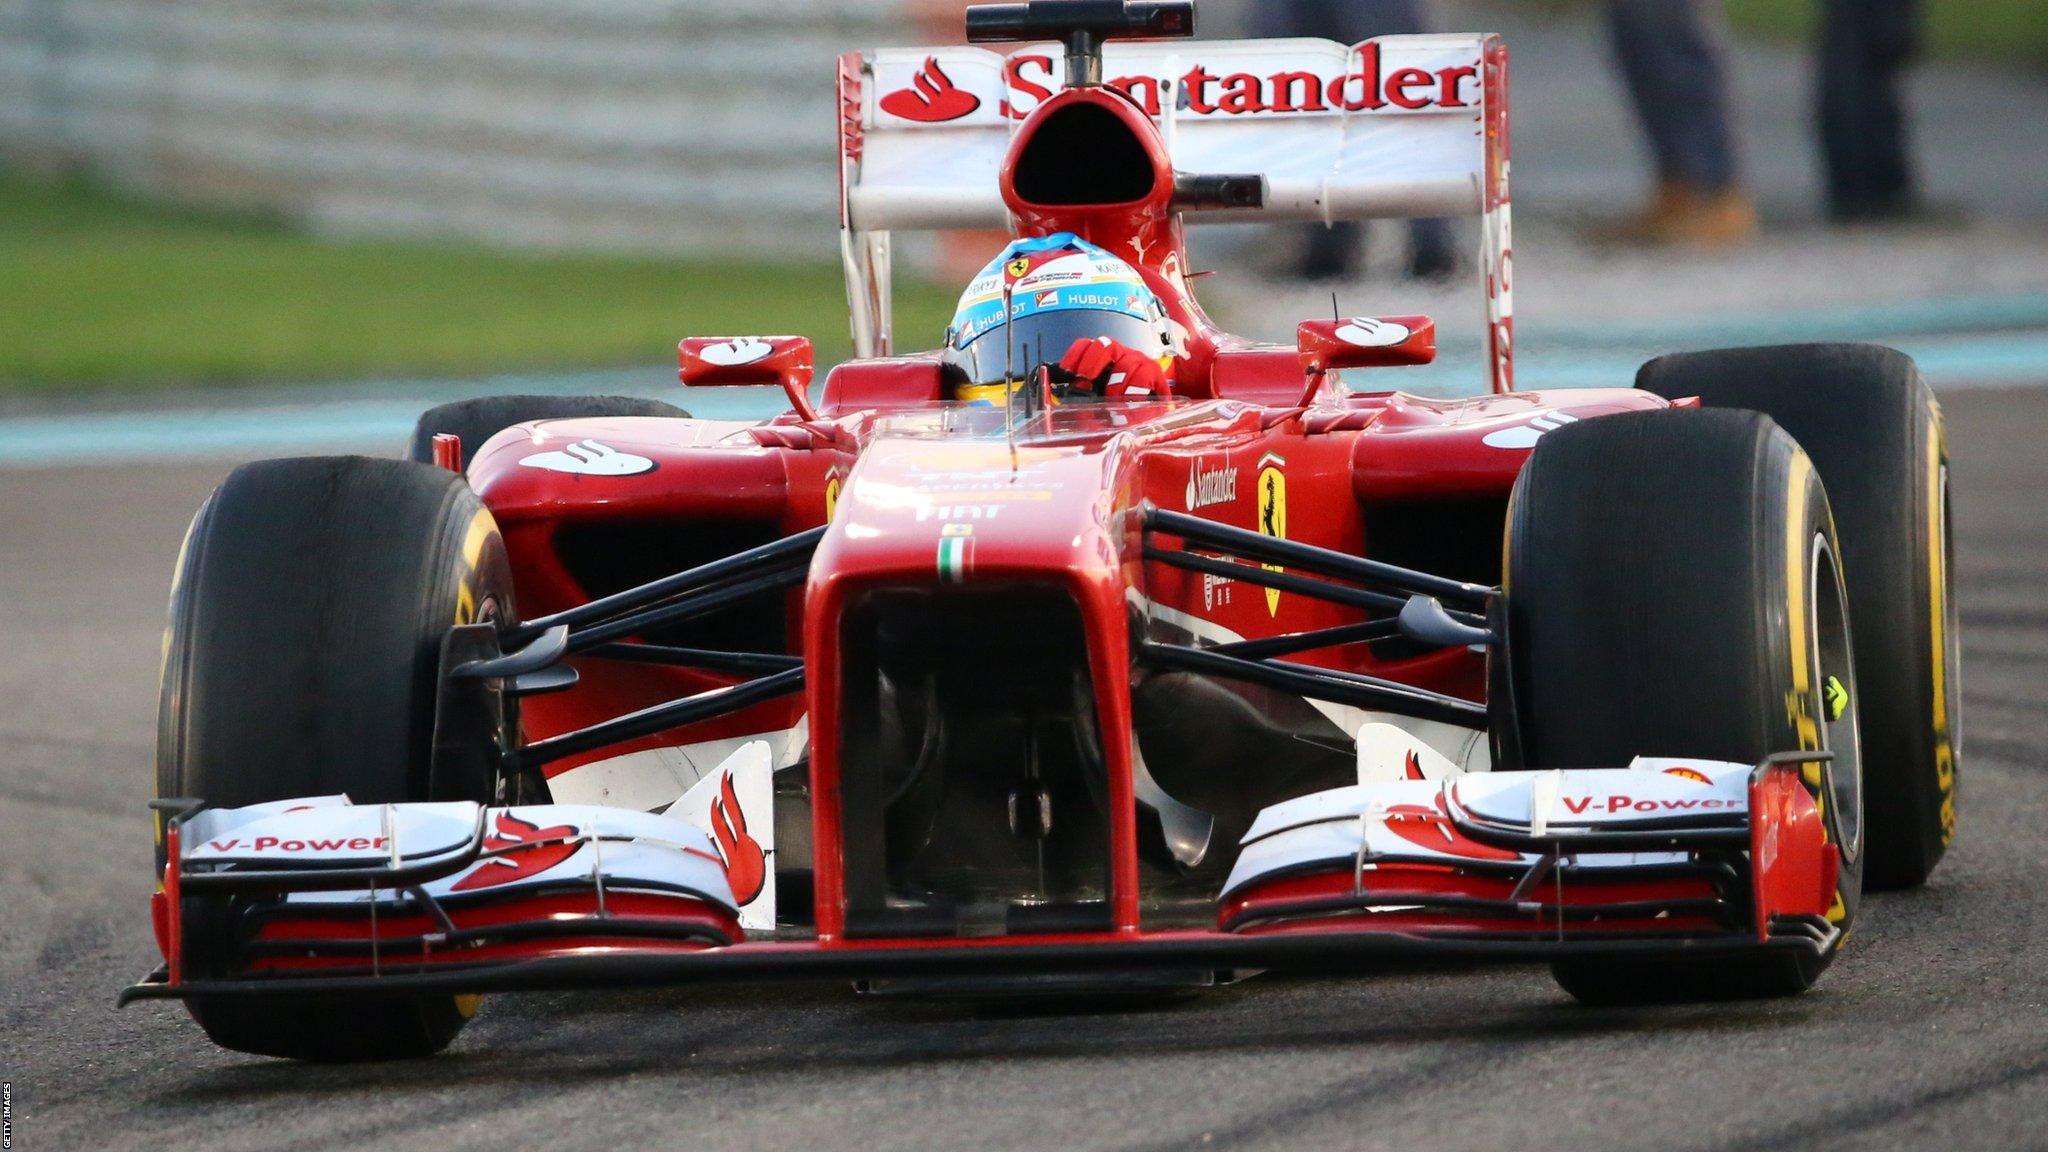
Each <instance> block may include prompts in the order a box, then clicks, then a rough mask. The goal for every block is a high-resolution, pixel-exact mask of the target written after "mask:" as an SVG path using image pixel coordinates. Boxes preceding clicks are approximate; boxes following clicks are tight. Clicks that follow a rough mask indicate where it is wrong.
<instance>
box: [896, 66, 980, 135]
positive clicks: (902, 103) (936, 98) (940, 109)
mask: <svg viewBox="0 0 2048 1152" xmlns="http://www.w3.org/2000/svg"><path fill="white" fill-rule="evenodd" d="M880 103H881V105H882V111H884V112H887V113H888V114H890V115H891V116H901V117H902V118H903V119H905V120H915V121H917V122H918V123H920V124H943V123H945V122H946V121H948V120H958V119H960V118H961V117H962V116H965V115H967V114H968V113H970V112H972V111H974V110H975V109H976V108H979V107H981V97H979V96H976V95H975V94H974V93H972V92H968V91H964V90H962V89H961V88H959V87H956V86H955V85H954V83H953V78H952V77H951V76H948V75H946V70H945V69H943V68H941V67H939V58H938V57H936V56H927V57H925V59H924V67H922V68H920V69H918V70H917V78H916V79H915V80H912V81H911V83H910V87H908V88H899V89H897V90H896V91H894V92H891V93H888V94H887V95H885V96H883V97H882V99H881V101H880Z"/></svg>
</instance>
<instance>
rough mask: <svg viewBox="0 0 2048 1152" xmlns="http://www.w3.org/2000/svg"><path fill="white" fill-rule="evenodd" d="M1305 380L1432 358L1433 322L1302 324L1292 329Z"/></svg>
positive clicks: (1371, 319)
mask: <svg viewBox="0 0 2048 1152" xmlns="http://www.w3.org/2000/svg"><path fill="white" fill-rule="evenodd" d="M1294 342H1295V347H1296V348H1298V349H1300V351H1301V367H1302V369H1303V371H1306V372H1307V373H1308V374H1309V375H1310V376H1321V375H1323V374H1324V373H1326V372H1336V371H1340V370H1342V369H1345V368H1400V367H1408V366H1412V365H1417V364H1429V363H1433V362H1434V361H1435V360H1436V321H1434V320H1432V319H1430V318H1429V317H1427V316H1358V317H1353V318H1352V319H1349V320H1305V321H1303V322H1302V324H1301V327H1299V328H1296V329H1295V330H1294Z"/></svg>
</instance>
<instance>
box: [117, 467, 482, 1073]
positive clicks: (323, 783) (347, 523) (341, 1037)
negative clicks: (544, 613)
mask: <svg viewBox="0 0 2048 1152" xmlns="http://www.w3.org/2000/svg"><path fill="white" fill-rule="evenodd" d="M510 573H511V569H510V566H509V564H508V562H507V560H506V556H505V547H504V542H503V541H502V539H501V538H500V537H499V535H498V530H497V525H496V523H495V522H494V521H493V520H492V519H491V515H490V513H489V512H488V511H486V510H485V509H484V507H483V505H482V504H481V503H480V502H479V501H478V500H477V498H476V495H475V494H474V493H473V492H471V491H470V489H469V486H468V485H467V484H465V483H464V482H463V481H462V480H461V479H460V478H458V477H455V476H452V475H450V474H448V473H447V472H444V471H441V470H439V469H436V468H433V467H431V466H428V465H421V464H412V463H407V462H405V461H399V460H375V459H369V458H365V457H349V456H344V457H316V458H308V459H295V460H267V461H262V462H260V463H255V464H248V465H244V466H243V467H241V468H237V469H236V470H235V471H234V472H233V473H232V474H230V475H229V476H228V478H227V480H226V481H225V482H223V483H222V484H221V486H220V488H218V489H217V490H215V492H214V493H213V495H212V496H211V497H210V498H209V499H208V500H207V502H206V504H205V505H204V506H203V507H202V508H201V509H200V510H199V514H198V515H197V516H196V517H195V518H194V520H193V522H192V527H191V529H190V531H189V532H188V533H187V536H186V541H185V547H184V550H183V551H182V553H181V554H180V556H179V561H178V569H177V575H176V577H175V581H174V583H173V584H172V588H171V606H170V625H169V628H168V631H167V633H166V636H165V642H164V667H163V685H162V694H161V700H160V706H159V711H158V720H157V723H158V729H157V763H156V772H157V793H158V795H160V796H180V797H189V798H193V799H199V800H204V801H205V802H207V803H208V804H209V805H212V806H215V807H236V806H240V805H246V804H256V803H262V802H265V801H271V800H282V799H288V798H291V797H299V796H322V795H332V794H335V793H346V794H347V795H348V796H349V798H350V799H351V800H353V801H355V802H356V803H358V804H365V803H384V802H390V801H405V800H424V799H427V798H428V772H427V769H428V760H429V748H430V745H431V743H432V738H433V725H434V700H435V683H434V681H435V677H436V674H437V669H438V664H439V655H440V647H441V641H442V638H443V636H445V635H446V633H447V631H448V629H449V628H450V627H451V626H452V625H456V624H464V623H471V622H474V621H478V620H488V619H506V620H509V619H512V618H513V603H512V583H511V574H510ZM473 738H474V739H477V740H498V739H503V738H504V734H503V733H499V732H477V733H474V734H473ZM438 798H439V799H470V800H475V801H478V802H480V803H488V802H489V801H491V799H492V797H491V796H489V795H476V796H467V797H453V796H448V797H438ZM187 911H188V922H189V927H188V939H189V940H190V941H191V947H190V948H189V949H188V951H189V952H190V953H191V956H190V959H191V960H192V965H191V967H192V968H193V970H194V974H195V975H196V976H202V977H216V978H228V977H233V976H236V975H238V974H239V973H237V972H235V971H233V970H232V968H231V962H230V961H228V960H226V959H224V958H225V957H231V956H233V955H234V954H235V953H236V951H237V947H236V941H237V940H238V931H239V928H238V922H239V919H240V917H239V910H238V909H236V908H234V907H232V906H231V907H229V908H228V909H227V910H226V911H225V913H223V911H222V910H221V909H220V908H218V907H217V906H209V905H206V904H203V903H201V902H199V901H187ZM209 942H211V946H209ZM475 1006H476V999H475V998H474V997H455V996H445V995H442V996H423V995H422V996H394V997H388V998H382V999H363V998H350V999H348V1000H331V999H323V998H319V997H311V996H282V995H280V996H265V997H262V998H260V999H249V1000H217V1001H192V1002H189V1007H190V1009H191V1012H192V1015H193V1018H194V1019H196V1020H197V1021H198V1022H199V1024H200V1026H201V1027H203V1028H205V1029H206V1032H207V1035H209V1036H210V1037H212V1038H213V1040H214V1042H215V1043H217V1044H220V1045H221V1046H223V1047H226V1048H232V1049H235V1050H237V1051H241V1052H253V1053H258V1054H260V1055H266V1056H286V1057H294V1058H298V1059H304V1060H371V1059H389V1058H394V1057H406V1056H424V1055H428V1054H431V1053H433V1052H438V1051H440V1050H441V1049H442V1048H445V1047H447V1045H448V1043H449V1041H451V1040H453V1039H454V1038H455V1034H456V1032H458V1031H459V1030H460V1029H461V1028H462V1026H463V1024H464V1023H465V1022H466V1021H467V1020H468V1018H469V1016H470V1015H471V1014H472V1013H473V1012H474V1011H475Z"/></svg>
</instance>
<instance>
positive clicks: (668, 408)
mask: <svg viewBox="0 0 2048 1152" xmlns="http://www.w3.org/2000/svg"><path fill="white" fill-rule="evenodd" d="M689 415H690V414H689V413H688V412H685V411H683V410H682V409H681V408H678V407H676V406H675V405H673V404H668V403H664V402H663V401H660V400H642V399H639V398H637V397H633V396H483V397H479V398H477V399H475V400H457V401H455V402H454V403H452V404H443V405H441V406H440V407H438V408H429V409H427V410H426V411H425V412H423V413H421V414H420V419H419V423H417V424H415V425H413V429H412V442H411V444H410V445H409V446H408V447H407V448H406V453H405V456H406V459H408V460H414V461H417V462H419V463H421V464H432V463H433V462H434V437H435V436H436V435H438V434H440V433H444V432H452V433H454V434H455V435H457V436H459V437H461V438H462V467H463V468H464V469H467V468H468V467H469V462H470V461H472V460H474V459H476V450H477V449H479V448H481V447H483V446H484V441H486V440H489V439H490V438H491V437H493V436H496V435H497V434H498V433H500V432H502V431H504V430H505V429H507V428H510V427H511V426H513V425H514V424H524V423H526V422H527V421H528V420H573V419H576V418H578V417H583V416H670V417H677V418H687V417H688V416H689Z"/></svg>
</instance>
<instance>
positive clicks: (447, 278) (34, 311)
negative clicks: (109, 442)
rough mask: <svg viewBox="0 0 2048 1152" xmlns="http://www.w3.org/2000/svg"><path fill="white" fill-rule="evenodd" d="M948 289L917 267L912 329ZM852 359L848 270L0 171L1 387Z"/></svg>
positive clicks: (933, 325) (901, 314)
mask: <svg viewBox="0 0 2048 1152" xmlns="http://www.w3.org/2000/svg"><path fill="white" fill-rule="evenodd" d="M951 303H952V301H951V297H950V295H949V294H946V293H943V292H941V291H940V290H938V289H936V288H934V287H931V286H928V285H923V284H918V283H915V282H911V281H910V279H909V278H908V277H899V283H898V286H897V300H896V324H897V330H898V331H899V332H902V333H904V334H906V335H910V334H914V333H930V334H932V335H933V338H934V339H936V338H937V333H939V332H940V331H942V330H943V329H944V326H945V323H946V317H947V316H948V315H950V313H951ZM766 332H777V333H782V332H794V333H801V334H803V335H807V336H809V337H811V339H812V340H814V341H816V343H817V347H818V357H819V361H820V363H832V362H834V361H835V360H837V359H841V358H844V357H845V356H847V355H849V354H850V352H851V348H850V341H849V339H848V336H847V322H846V303H845V289H844V287H843V284H842V281H841V279H840V273H839V269H838V267H837V266H836V265H829V266H828V265H822V264H807V265H794V266H775V265H765V264H759V263H748V262H741V261H725V260H709V259H687V258H673V259H671V258H631V257H620V256H601V255H555V254H534V253H525V252H516V251H504V250H499V249H492V248H486V247H480V246H476V245H465V244H449V243H435V242H410V241H407V242H393V241H345V240H325V239H319V238H315V237H310V236H307V235H304V234H302V233H300V232H297V231H295V230H293V229H291V228H290V227H287V226H285V225H284V224H282V223H280V222H278V221H275V220H270V219H265V218H262V217H255V216H247V215H235V214H224V213H210V212H198V211H191V210H182V209H172V208H165V207H161V206H154V205H149V204H144V203H140V202H137V201H134V200H131V199H127V198H124V197H122V196H119V195H115V194H112V193H109V192H107V191H105V190H102V189H98V188H94V187H91V186H87V185H81V184H77V183H65V184H54V183H49V182H43V181H36V180H31V179H27V178H23V177H18V176H8V175H6V174H5V173H0V393H14V394H17V395H20V394H25V393H45V394H53V393H57V392H81V391H110V390H121V389H134V388H148V387H166V386H233V385H238V384H250V383H290V382H295V381H311V380H336V379H359V378H364V377H376V376H459V375H471V374H481V373H490V372H506V371H534V370H547V369H552V368H569V367H575V368H589V367H603V366H611V365H637V364H647V365H660V364H662V363H664V362H670V361H672V358H673V356H674V349H675V342H676V341H677V340H678V339H679V338H681V337H683V336H689V335H728V334H745V333H766Z"/></svg>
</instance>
